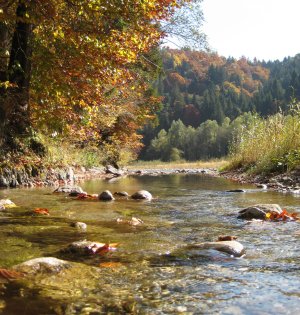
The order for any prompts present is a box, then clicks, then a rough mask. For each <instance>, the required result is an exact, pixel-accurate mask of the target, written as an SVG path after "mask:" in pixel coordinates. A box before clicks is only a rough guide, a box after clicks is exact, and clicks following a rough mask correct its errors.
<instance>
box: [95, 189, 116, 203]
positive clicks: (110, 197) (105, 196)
mask: <svg viewBox="0 0 300 315" xmlns="http://www.w3.org/2000/svg"><path fill="white" fill-rule="evenodd" d="M98 199H99V200H102V201H110V200H115V198H114V196H113V195H112V193H111V192H110V191H109V190H105V191H103V192H102V193H101V194H99V196H98Z"/></svg>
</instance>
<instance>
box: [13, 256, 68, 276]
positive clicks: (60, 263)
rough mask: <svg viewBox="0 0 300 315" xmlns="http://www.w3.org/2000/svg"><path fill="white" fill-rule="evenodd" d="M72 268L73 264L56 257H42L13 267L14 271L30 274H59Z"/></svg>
mask: <svg viewBox="0 0 300 315" xmlns="http://www.w3.org/2000/svg"><path fill="white" fill-rule="evenodd" d="M70 267H71V263H69V262H67V261H65V260H61V259H57V258H54V257H40V258H35V259H31V260H28V261H25V262H23V263H21V264H19V265H16V266H14V267H13V269H14V270H17V271H19V272H24V273H28V274H36V273H39V272H41V273H58V272H60V271H61V270H63V269H67V268H70Z"/></svg>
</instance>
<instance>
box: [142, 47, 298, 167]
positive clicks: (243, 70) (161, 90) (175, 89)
mask: <svg viewBox="0 0 300 315" xmlns="http://www.w3.org/2000/svg"><path fill="white" fill-rule="evenodd" d="M161 56H162V63H163V71H162V73H161V74H160V76H159V78H158V80H157V81H156V82H155V89H156V91H157V93H158V94H159V95H161V96H162V97H163V99H162V104H161V109H160V111H159V113H158V122H157V125H156V126H155V125H153V124H152V125H147V126H146V127H145V128H144V129H143V131H142V133H143V135H144V143H145V148H144V149H143V151H142V153H141V158H143V159H146V160H147V159H150V160H152V159H162V160H165V161H167V160H180V159H185V160H199V159H209V158H212V157H223V156H226V155H228V153H229V152H230V149H231V147H232V145H233V143H234V141H235V140H236V139H237V137H238V135H240V134H241V131H242V129H243V128H244V129H247V128H248V126H250V125H251V122H253V121H255V120H256V119H258V117H260V118H267V117H270V116H272V115H276V114H282V115H288V114H290V113H291V108H292V107H293V108H294V106H293V104H294V103H295V102H296V101H297V100H298V99H299V97H300V55H296V56H295V57H288V58H285V59H284V60H283V61H268V62H266V61H258V60H248V59H246V58H245V57H242V58H240V59H239V60H236V59H234V58H225V57H222V56H219V55H218V54H217V53H209V52H203V51H202V52H199V51H195V50H191V49H181V50H178V49H168V48H166V49H162V50H161Z"/></svg>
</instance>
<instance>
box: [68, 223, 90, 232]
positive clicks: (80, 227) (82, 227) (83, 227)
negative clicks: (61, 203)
mask: <svg viewBox="0 0 300 315" xmlns="http://www.w3.org/2000/svg"><path fill="white" fill-rule="evenodd" d="M70 225H71V226H72V227H75V228H76V229H78V230H81V231H86V229H87V225H86V224H85V223H84V222H73V223H71V224H70Z"/></svg>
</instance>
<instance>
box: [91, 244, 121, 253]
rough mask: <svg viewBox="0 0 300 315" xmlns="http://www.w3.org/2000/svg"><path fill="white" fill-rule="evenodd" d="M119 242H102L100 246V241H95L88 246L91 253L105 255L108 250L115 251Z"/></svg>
mask: <svg viewBox="0 0 300 315" xmlns="http://www.w3.org/2000/svg"><path fill="white" fill-rule="evenodd" d="M118 245H119V244H118V243H110V244H101V245H100V246H99V243H95V244H93V245H92V246H89V247H88V251H89V252H90V253H91V254H97V255H100V256H101V255H104V254H106V253H108V252H112V251H115V250H116V249H117V248H116V247H117V246H118Z"/></svg>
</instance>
